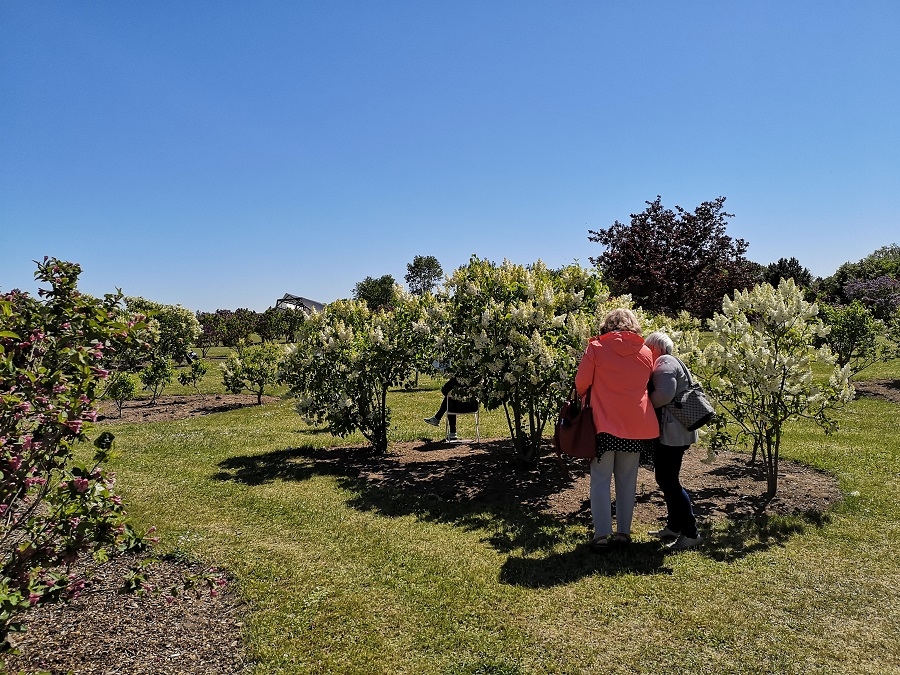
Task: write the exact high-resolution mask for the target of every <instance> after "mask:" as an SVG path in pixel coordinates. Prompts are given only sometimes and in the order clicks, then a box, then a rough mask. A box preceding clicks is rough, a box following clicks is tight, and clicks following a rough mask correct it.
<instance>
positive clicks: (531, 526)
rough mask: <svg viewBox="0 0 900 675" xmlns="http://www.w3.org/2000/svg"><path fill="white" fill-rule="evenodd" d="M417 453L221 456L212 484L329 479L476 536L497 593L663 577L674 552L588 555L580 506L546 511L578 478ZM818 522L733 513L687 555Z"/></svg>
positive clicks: (375, 505) (444, 453)
mask: <svg viewBox="0 0 900 675" xmlns="http://www.w3.org/2000/svg"><path fill="white" fill-rule="evenodd" d="M416 450H417V452H416V453H407V454H403V455H400V456H394V455H391V454H387V455H376V454H373V452H372V451H371V448H370V447H368V446H361V447H339V448H313V447H310V446H303V447H296V448H285V449H282V450H275V451H272V452H268V453H264V454H260V455H246V456H237V457H229V458H228V459H225V460H223V461H222V462H220V464H219V471H218V472H217V473H215V474H214V475H213V478H214V479H215V480H222V481H226V480H228V481H236V482H240V483H243V484H245V485H251V486H253V485H261V484H265V483H270V482H272V481H276V480H283V481H305V480H309V479H311V478H313V477H316V476H332V477H335V478H336V479H337V482H338V485H339V486H340V487H341V488H343V489H345V490H347V491H348V492H349V493H350V494H351V496H350V498H349V499H348V500H347V504H348V505H349V506H350V507H352V508H355V509H358V510H360V511H366V512H371V513H377V514H379V515H383V516H386V517H400V516H409V515H413V516H416V517H417V518H419V519H421V520H424V521H430V522H437V523H445V524H450V525H453V526H455V527H461V528H463V529H465V530H468V531H473V532H479V533H481V534H482V535H483V536H482V541H484V542H485V543H487V544H489V545H490V546H492V547H493V548H494V549H495V550H497V551H500V552H502V553H506V554H509V557H508V558H507V560H506V561H505V562H504V564H503V566H502V568H501V571H500V575H499V579H500V581H501V582H502V583H505V584H510V585H516V586H523V587H528V588H539V587H550V586H556V585H560V584H568V583H571V582H573V581H577V580H578V579H581V578H583V577H585V576H591V575H596V574H601V575H606V576H616V575H622V574H642V575H643V574H671V572H672V569H671V567H670V566H669V563H668V562H667V560H668V558H669V556H672V555H679V553H675V552H671V551H669V550H667V549H665V548H664V547H663V545H662V543H661V542H657V541H634V542H633V543H632V544H630V545H628V546H625V547H619V548H615V549H614V550H611V551H609V552H607V553H604V554H595V553H593V552H591V551H590V550H589V549H588V547H587V546H586V545H585V540H586V536H585V529H586V528H585V525H587V524H589V523H590V504H589V500H587V499H584V500H581V501H580V503H575V501H573V502H572V503H570V504H569V511H568V512H567V513H565V514H561V513H559V512H558V511H559V509H556V512H553V509H552V508H551V507H552V506H553V498H554V497H555V496H557V495H559V494H560V493H561V492H563V491H566V490H570V489H571V488H572V486H573V484H574V483H575V481H576V480H578V479H579V477H580V476H583V473H581V474H580V475H579V474H577V473H576V474H572V473H570V472H568V471H566V470H562V469H561V468H560V466H559V464H558V463H557V461H556V459H555V458H552V457H544V458H541V459H540V460H539V461H538V463H537V464H536V466H535V467H534V468H533V469H531V470H525V469H522V468H521V467H520V466H519V465H518V464H517V462H516V453H515V451H514V449H513V448H512V446H511V444H510V443H509V441H508V440H501V441H497V440H492V441H485V442H482V443H481V444H479V445H471V446H466V447H465V448H464V449H459V448H455V449H454V448H453V445H452V444H449V443H446V442H443V441H439V442H434V441H430V442H428V443H425V444H424V445H422V446H421V447H418V446H417V448H416ZM723 470H730V469H723ZM708 492H709V494H706V493H704V491H703V489H700V490H697V491H696V495H697V498H698V502H700V503H702V501H703V500H706V499H713V498H718V499H720V500H721V499H723V498H724V497H725V496H730V497H734V494H730V495H725V494H724V492H725V491H724V490H719V491H718V492H716V491H714V490H709V491H708ZM720 493H721V494H720ZM643 498H644V499H645V501H646V500H649V499H651V497H649V496H644V497H643ZM744 508H746V504H745V505H744ZM758 508H759V505H757V506H755V507H754V510H756V509H758ZM827 522H829V517H828V515H827V514H823V513H821V512H818V511H810V512H807V513H804V514H800V515H791V516H771V515H765V514H762V513H761V511H757V512H756V515H753V514H749V515H748V514H747V513H746V512H745V511H741V510H737V509H736V510H735V514H734V517H732V516H728V517H727V519H726V520H725V521H724V523H723V521H722V520H719V521H718V522H713V523H709V522H707V523H706V524H704V525H703V526H702V529H701V533H702V535H703V539H704V541H703V544H702V545H701V546H700V547H699V548H698V549H695V550H696V551H697V553H699V554H700V555H703V556H706V557H708V558H711V559H713V560H716V561H720V562H733V561H735V560H739V559H741V558H744V557H746V556H748V555H751V554H753V553H756V552H760V551H765V550H768V549H770V548H772V547H774V546H783V545H784V543H785V542H786V541H787V540H788V539H789V538H790V537H792V536H794V535H797V534H801V533H803V532H804V531H806V529H807V528H808V527H822V526H823V525H825V524H826V523H827ZM560 550H562V551H563V552H560Z"/></svg>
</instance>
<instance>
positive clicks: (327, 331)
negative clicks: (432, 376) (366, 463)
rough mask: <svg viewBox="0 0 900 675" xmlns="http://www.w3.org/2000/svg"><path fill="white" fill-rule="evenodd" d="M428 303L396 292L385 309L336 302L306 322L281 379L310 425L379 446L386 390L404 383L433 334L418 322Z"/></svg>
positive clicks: (386, 419)
mask: <svg viewBox="0 0 900 675" xmlns="http://www.w3.org/2000/svg"><path fill="white" fill-rule="evenodd" d="M431 303H433V300H432V299H431V298H430V297H429V296H425V297H423V298H418V297H415V296H412V295H409V294H406V293H401V294H399V295H398V297H397V298H396V301H395V302H394V303H393V306H392V307H391V308H386V309H379V310H377V311H375V312H373V311H371V310H370V309H369V308H368V306H367V305H366V303H365V302H362V301H358V300H338V301H336V302H332V303H330V304H328V305H326V306H325V309H324V310H323V311H322V312H319V313H316V314H313V315H312V316H311V317H309V319H308V320H307V321H306V324H305V326H304V330H303V331H302V334H301V335H300V339H299V341H298V342H297V344H296V345H295V346H294V347H293V349H292V350H291V352H290V353H289V354H288V356H287V357H286V359H285V361H284V363H283V365H282V368H281V378H282V381H283V382H285V383H286V384H288V385H289V386H290V390H291V394H292V395H294V396H296V397H297V399H298V402H297V412H298V413H299V414H300V415H301V416H302V417H303V418H304V419H305V420H306V421H307V423H310V424H327V426H328V429H329V431H330V432H331V433H333V434H334V435H336V436H347V435H349V434H351V433H353V432H354V431H360V432H361V433H362V435H363V436H364V437H365V438H366V440H368V441H369V442H370V443H371V444H372V447H373V449H374V450H375V451H376V452H384V451H386V450H387V437H388V429H389V426H390V409H389V408H388V405H387V392H388V388H389V387H394V386H398V385H400V384H402V383H403V382H406V381H408V380H409V378H410V376H411V375H412V373H413V372H414V371H415V368H416V365H417V364H418V363H419V362H420V360H421V356H420V354H421V352H422V349H423V344H424V345H427V344H428V343H429V341H430V340H432V339H433V338H432V337H431V336H432V331H431V327H430V325H429V323H428V322H427V321H426V320H425V318H426V308H427V306H428V305H429V304H431Z"/></svg>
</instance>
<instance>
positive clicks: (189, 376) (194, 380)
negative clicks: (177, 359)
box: [178, 359, 209, 394]
mask: <svg viewBox="0 0 900 675" xmlns="http://www.w3.org/2000/svg"><path fill="white" fill-rule="evenodd" d="M207 372H209V366H207V365H206V363H205V362H204V361H201V360H200V359H195V360H194V361H193V362H191V367H190V368H188V369H186V370H182V371H181V372H180V373H178V382H179V384H181V386H182V387H188V386H191V387H193V388H194V389H196V390H197V393H198V394H200V382H201V381H202V380H203V378H204V376H205V375H206V373H207Z"/></svg>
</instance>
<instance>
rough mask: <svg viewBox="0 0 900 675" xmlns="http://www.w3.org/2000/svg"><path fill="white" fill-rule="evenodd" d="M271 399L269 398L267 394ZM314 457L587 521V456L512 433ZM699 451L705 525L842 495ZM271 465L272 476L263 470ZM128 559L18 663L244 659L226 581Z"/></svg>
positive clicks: (169, 403) (645, 480)
mask: <svg viewBox="0 0 900 675" xmlns="http://www.w3.org/2000/svg"><path fill="white" fill-rule="evenodd" d="M856 388H857V394H858V395H859V396H881V397H884V398H887V399H888V400H891V401H894V402H900V381H897V380H878V381H868V382H863V383H859V384H857V385H856ZM272 400H274V399H272V398H269V397H266V398H265V399H264V402H269V401H272ZM255 404H256V397H255V396H235V395H221V396H205V397H203V396H186V397H162V398H161V399H160V400H159V402H158V403H157V405H155V406H149V405H148V404H147V403H146V402H130V403H128V404H126V406H125V408H124V409H123V411H122V412H123V414H122V417H121V418H119V417H118V412H117V411H116V410H115V406H112V405H111V404H106V405H105V406H104V407H103V408H102V409H101V415H100V417H99V421H101V423H103V422H105V423H118V422H119V421H120V420H121V421H122V422H135V421H148V422H149V421H154V422H155V421H161V420H176V419H183V418H186V417H191V416H196V415H205V414H210V413H214V412H220V411H223V410H231V409H234V408H238V407H243V406H247V405H255ZM290 452H293V453H295V454H296V453H300V454H303V455H304V456H306V457H308V458H311V459H314V460H315V465H316V466H317V467H319V469H320V470H322V471H327V472H329V473H334V474H336V475H340V476H345V477H349V478H351V479H353V480H356V481H359V483H360V484H364V485H371V486H373V488H375V487H377V488H378V489H387V490H388V491H390V492H394V491H395V490H402V491H403V493H404V494H413V495H418V496H420V497H422V498H423V499H430V498H436V499H438V500H439V501H443V500H475V501H479V502H485V503H491V504H498V505H500V504H502V503H507V502H509V503H517V504H525V505H526V506H529V507H532V508H533V509H534V510H536V511H540V512H543V513H545V514H548V515H550V516H552V517H554V518H556V519H559V520H563V521H566V522H575V523H583V524H584V525H585V534H586V535H587V531H588V530H587V525H588V524H589V523H590V510H589V499H588V484H589V477H588V473H587V465H586V463H584V462H583V461H577V460H568V461H566V462H565V463H564V467H565V468H563V467H562V466H560V465H559V464H558V462H557V459H556V458H555V457H554V456H547V457H544V458H543V459H542V460H541V461H540V462H539V463H538V465H537V467H535V468H534V469H532V470H527V471H526V470H516V469H515V468H514V462H513V456H512V449H511V448H510V444H509V441H508V440H496V439H494V440H485V441H483V442H481V443H474V442H468V441H463V442H460V443H454V444H448V443H443V442H425V441H423V442H414V443H397V444H394V445H392V446H391V448H390V452H389V454H388V455H387V456H384V457H373V456H371V455H367V454H366V453H363V452H360V449H359V448H331V449H326V450H306V449H300V450H296V451H293V450H292V451H290ZM707 460H708V458H707V456H706V452H705V450H702V449H699V448H695V449H693V450H692V451H691V452H689V453H688V454H687V455H686V457H685V460H684V464H683V467H682V472H681V477H682V483H683V484H684V486H685V487H686V488H687V490H688V491H689V492H690V493H691V495H692V498H693V499H694V501H695V512H696V514H697V516H698V518H699V520H700V521H701V522H704V523H709V522H712V521H721V520H730V521H746V520H750V519H752V518H754V517H762V518H765V517H768V516H772V515H779V514H804V515H810V514H819V515H821V514H822V513H824V512H825V511H826V510H827V509H828V508H829V507H830V506H831V505H833V504H834V503H835V502H836V501H837V500H838V499H840V492H839V490H838V488H837V483H836V481H835V480H834V479H833V478H832V477H831V476H828V475H826V474H823V473H821V472H819V471H816V470H814V469H811V468H809V467H806V466H802V465H799V464H794V463H791V462H787V461H784V460H782V462H781V465H780V468H781V473H780V474H779V494H778V497H776V498H775V499H773V500H768V499H766V497H765V495H764V492H765V488H766V484H765V478H764V476H763V473H762V469H761V467H759V466H750V465H748V463H747V456H746V455H739V454H734V453H730V452H720V453H719V454H718V455H717V456H716V457H715V458H714V460H713V461H712V462H709V461H707ZM223 469H224V471H223V477H227V478H231V479H236V480H242V481H245V482H248V483H253V482H259V481H264V480H267V479H272V478H274V477H276V476H278V475H279V474H278V471H279V470H283V469H284V466H283V465H282V466H281V468H280V469H279V468H278V467H275V468H273V466H272V463H271V462H270V463H269V464H267V465H265V466H263V465H262V464H261V463H259V462H255V461H254V458H252V457H246V458H234V460H233V461H230V462H229V463H227V464H226V465H225V466H224V467H223ZM267 472H268V473H267ZM664 517H665V504H664V503H663V501H662V497H661V495H660V494H659V492H658V491H657V489H656V485H655V482H654V479H653V473H652V470H648V469H647V468H644V467H642V468H641V470H640V472H639V475H638V495H637V505H636V508H635V514H634V518H635V524H636V527H635V532H636V533H637V534H638V536H641V534H642V532H646V529H647V527H648V526H649V525H651V524H656V523H660V522H662V520H663V518H664ZM133 562H134V561H129V560H127V559H125V560H120V561H114V562H112V563H107V564H105V565H102V566H99V565H93V564H92V565H88V566H86V567H85V568H84V571H85V572H86V573H88V574H89V575H92V576H91V580H90V582H89V585H88V587H87V589H86V592H85V593H84V594H83V595H82V596H81V597H80V598H79V599H78V600H76V601H74V602H72V603H70V604H60V605H51V606H47V607H39V608H36V609H35V610H34V611H33V612H32V613H31V614H30V616H29V619H28V623H27V632H26V633H24V634H22V635H20V636H17V637H14V638H13V640H12V641H13V643H14V644H15V645H16V646H17V647H18V649H19V651H20V652H21V653H20V655H18V656H12V657H7V665H8V666H9V667H10V668H11V669H12V670H13V671H15V670H16V669H26V670H36V669H44V670H48V671H50V672H51V673H54V674H57V673H60V674H62V673H67V672H72V673H92V674H93V673H109V674H112V673H128V674H135V675H139V674H140V675H143V674H144V673H160V674H163V673H165V674H170V673H218V674H230V673H239V672H241V671H242V669H244V668H245V664H244V663H243V661H242V657H241V649H240V632H241V627H242V623H241V606H240V604H239V603H238V602H237V600H236V599H235V598H234V597H232V596H231V595H230V594H229V593H228V592H227V590H226V592H225V593H223V594H222V595H221V596H220V597H218V598H211V597H210V596H209V595H208V594H206V595H201V596H200V597H199V598H198V597H196V596H194V595H190V596H185V597H184V598H182V599H180V600H178V601H177V602H175V603H171V604H170V603H168V602H166V600H165V599H164V597H163V595H161V594H159V593H149V594H147V595H146V596H144V597H135V596H129V595H121V594H119V593H118V592H117V590H118V588H119V587H120V586H121V579H122V576H123V573H124V572H125V571H126V570H127V568H128V566H129V564H131V563H133ZM196 569H197V568H196V566H192V565H190V564H188V563H186V562H184V561H176V560H164V561H159V562H156V563H154V564H153V566H152V567H151V568H150V575H149V577H150V578H149V580H150V583H151V584H153V585H154V586H156V587H158V588H165V587H168V586H171V585H177V584H178V583H181V582H180V580H181V579H184V578H185V576H186V575H190V574H195V573H196Z"/></svg>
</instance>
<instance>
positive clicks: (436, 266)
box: [404, 255, 444, 295]
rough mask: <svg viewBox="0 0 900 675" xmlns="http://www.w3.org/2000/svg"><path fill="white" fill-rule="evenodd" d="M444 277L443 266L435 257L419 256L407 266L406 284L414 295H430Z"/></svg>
mask: <svg viewBox="0 0 900 675" xmlns="http://www.w3.org/2000/svg"><path fill="white" fill-rule="evenodd" d="M442 276H444V270H443V269H441V264H440V263H439V262H438V259H437V258H435V257H434V256H433V255H417V256H415V257H414V258H413V259H412V262H411V263H407V265H406V276H405V277H404V279H406V283H407V285H408V286H409V292H410V293H412V294H413V295H425V294H426V293H430V292H431V290H432V289H433V288H434V286H435V284H436V283H437V282H438V280H439V279H440V278H441V277H442Z"/></svg>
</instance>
